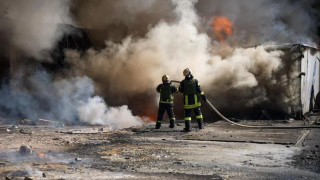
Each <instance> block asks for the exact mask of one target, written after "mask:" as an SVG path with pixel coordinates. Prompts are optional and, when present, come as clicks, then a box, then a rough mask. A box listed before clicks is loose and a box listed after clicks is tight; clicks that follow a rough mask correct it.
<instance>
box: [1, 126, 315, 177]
mask: <svg viewBox="0 0 320 180" xmlns="http://www.w3.org/2000/svg"><path fill="white" fill-rule="evenodd" d="M240 123H250V124H266V123H267V124H269V125H273V126H276V125H282V126H295V125H300V124H301V123H302V122H299V121H294V122H291V123H286V124H284V122H279V121H278V122H277V123H276V122H274V121H250V122H240ZM192 126H193V127H194V130H193V131H192V132H189V133H185V132H182V131H181V130H182V129H183V128H184V124H183V122H182V121H181V122H179V121H178V126H176V128H174V129H170V128H168V124H166V123H164V124H163V125H162V127H161V129H159V130H155V129H154V124H149V125H145V126H142V127H132V128H128V129H123V130H117V131H108V130H106V129H107V127H102V126H66V127H54V126H49V125H41V126H39V125H38V126H26V125H19V126H17V127H12V126H11V125H2V126H1V127H0V135H1V141H0V178H2V179H27V178H29V179H320V158H319V157H320V148H319V145H320V141H319V138H320V129H248V128H241V127H237V126H232V125H229V124H227V123H225V122H222V121H219V122H216V123H212V124H206V125H205V129H203V130H198V129H197V127H196V124H195V123H194V124H192ZM21 145H26V146H32V147H31V149H32V152H31V153H30V154H29V155H21V153H20V152H19V148H20V146H21Z"/></svg>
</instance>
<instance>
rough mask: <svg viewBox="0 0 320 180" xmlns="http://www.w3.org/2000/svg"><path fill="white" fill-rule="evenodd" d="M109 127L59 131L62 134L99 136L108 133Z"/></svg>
mask: <svg viewBox="0 0 320 180" xmlns="http://www.w3.org/2000/svg"><path fill="white" fill-rule="evenodd" d="M108 131H109V127H108V126H105V127H95V128H81V129H70V130H66V131H59V132H60V133H66V134H97V133H103V132H108Z"/></svg>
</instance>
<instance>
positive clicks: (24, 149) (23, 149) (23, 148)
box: [19, 145, 32, 156]
mask: <svg viewBox="0 0 320 180" xmlns="http://www.w3.org/2000/svg"><path fill="white" fill-rule="evenodd" d="M19 153H20V155H22V156H28V155H31V154H32V148H31V147H30V146H25V145H22V146H20V149H19Z"/></svg>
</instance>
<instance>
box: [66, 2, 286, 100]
mask: <svg viewBox="0 0 320 180" xmlns="http://www.w3.org/2000/svg"><path fill="white" fill-rule="evenodd" d="M173 3H174V5H175V9H174V12H175V13H176V16H177V17H178V18H177V21H175V22H173V23H166V22H159V23H158V24H157V25H155V27H154V28H152V29H150V31H149V32H148V33H147V34H146V36H145V38H132V37H128V38H126V39H125V40H123V42H122V43H120V44H116V43H112V42H107V43H106V46H107V47H106V48H105V49H102V50H100V51H95V50H93V49H91V50H89V51H87V53H86V54H85V55H84V56H81V55H80V54H79V53H77V52H76V51H69V52H67V57H68V58H67V60H68V61H69V62H70V63H71V64H72V66H73V67H74V68H75V69H76V70H77V71H78V73H79V74H86V75H89V76H90V77H92V78H93V79H94V80H95V82H96V84H97V85H98V86H99V87H100V89H102V92H108V93H111V94H113V95H114V96H115V97H117V96H122V95H123V94H125V95H128V94H129V95H130V94H133V95H134V94H138V93H143V92H148V91H149V90H150V89H152V93H153V94H154V97H156V96H155V95H156V93H155V91H154V87H156V85H157V84H159V83H160V82H161V76H162V75H163V74H169V75H170V76H171V78H172V79H177V80H181V79H182V78H183V76H182V71H183V69H184V68H186V67H189V68H191V69H192V70H193V74H194V75H195V78H197V79H199V81H200V83H201V84H202V85H203V87H204V89H205V90H207V91H206V93H207V94H209V95H211V96H213V97H215V96H216V95H218V94H219V93H223V92H226V90H229V89H246V96H243V97H242V96H241V95H239V98H241V99H240V100H242V101H248V102H246V103H245V104H244V106H253V105H255V104H258V103H261V102H262V101H265V100H267V99H268V98H267V97H266V94H265V93H260V94H259V93H254V92H253V91H250V88H259V89H260V92H265V91H266V90H265V89H264V88H265V87H264V86H261V84H259V81H264V82H268V81H269V82H270V83H269V84H272V81H271V79H272V78H273V73H274V72H275V71H276V70H277V69H278V68H279V67H280V65H281V59H280V56H281V55H282V53H280V52H279V51H274V52H271V53H269V52H267V51H266V50H265V49H264V48H262V47H257V48H249V49H242V48H235V49H233V48H231V47H228V46H227V47H225V46H221V45H220V44H218V45H217V46H215V45H213V44H212V43H211V41H210V40H211V39H210V37H209V36H208V35H207V34H205V33H201V32H199V31H198V28H197V25H198V22H199V17H198V15H197V13H196V11H195V9H194V5H195V3H196V1H173ZM226 49H227V50H226ZM101 77H104V78H101ZM128 80H130V81H128ZM104 82H108V83H104ZM250 98H252V99H250ZM226 104H230V103H226Z"/></svg>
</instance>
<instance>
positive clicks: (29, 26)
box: [0, 0, 72, 61]
mask: <svg viewBox="0 0 320 180" xmlns="http://www.w3.org/2000/svg"><path fill="white" fill-rule="evenodd" d="M69 4H70V2H69V0H57V1H42V0H1V1H0V7H2V10H1V11H2V18H3V19H2V23H1V26H0V30H1V32H4V33H5V34H6V35H7V36H8V37H9V39H10V44H9V45H10V46H11V47H10V48H16V49H18V50H19V51H22V53H23V54H25V55H27V56H32V57H34V58H36V59H41V60H47V61H48V60H50V59H49V58H48V57H49V56H48V53H49V52H48V51H49V50H51V49H52V48H53V47H54V46H55V45H56V42H57V41H58V40H59V39H60V38H61V37H62V35H63V34H64V33H67V32H69V29H67V28H64V27H63V26H61V25H62V24H71V23H72V19H71V18H70V17H71V16H70V14H69Z"/></svg>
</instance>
